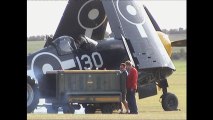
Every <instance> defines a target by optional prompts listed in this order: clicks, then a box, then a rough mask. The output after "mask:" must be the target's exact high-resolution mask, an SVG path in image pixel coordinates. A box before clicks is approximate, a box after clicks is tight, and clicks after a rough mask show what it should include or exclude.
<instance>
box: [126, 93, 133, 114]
mask: <svg viewBox="0 0 213 120" xmlns="http://www.w3.org/2000/svg"><path fill="white" fill-rule="evenodd" d="M126 99H127V103H128V107H129V111H130V113H131V111H132V102H131V91H130V90H127V93H126Z"/></svg>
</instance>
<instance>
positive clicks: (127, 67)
mask: <svg viewBox="0 0 213 120" xmlns="http://www.w3.org/2000/svg"><path fill="white" fill-rule="evenodd" d="M125 64H126V69H127V70H130V69H131V68H132V63H131V61H129V60H128V61H126V62H125Z"/></svg>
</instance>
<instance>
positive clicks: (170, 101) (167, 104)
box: [161, 93, 178, 111]
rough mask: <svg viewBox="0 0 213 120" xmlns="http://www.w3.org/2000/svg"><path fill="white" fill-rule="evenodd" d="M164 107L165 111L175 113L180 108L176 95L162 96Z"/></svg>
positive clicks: (167, 94)
mask: <svg viewBox="0 0 213 120" xmlns="http://www.w3.org/2000/svg"><path fill="white" fill-rule="evenodd" d="M161 98H162V101H161V104H162V107H163V109H164V110H165V111H174V110H177V107H178V99H177V97H176V95H175V94H172V93H166V94H163V95H162V96H161Z"/></svg>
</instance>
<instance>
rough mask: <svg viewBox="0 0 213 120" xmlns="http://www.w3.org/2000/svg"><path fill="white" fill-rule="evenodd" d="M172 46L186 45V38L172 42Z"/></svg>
mask: <svg viewBox="0 0 213 120" xmlns="http://www.w3.org/2000/svg"><path fill="white" fill-rule="evenodd" d="M171 45H172V47H186V39H184V40H177V41H172V42H171Z"/></svg>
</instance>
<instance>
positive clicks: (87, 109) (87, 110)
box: [85, 105, 96, 114]
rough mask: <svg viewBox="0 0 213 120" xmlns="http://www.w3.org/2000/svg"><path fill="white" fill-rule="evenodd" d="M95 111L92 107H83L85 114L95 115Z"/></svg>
mask: <svg viewBox="0 0 213 120" xmlns="http://www.w3.org/2000/svg"><path fill="white" fill-rule="evenodd" d="M95 111H96V109H95V107H94V106H91V105H88V106H86V107H85V114H92V113H95Z"/></svg>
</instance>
